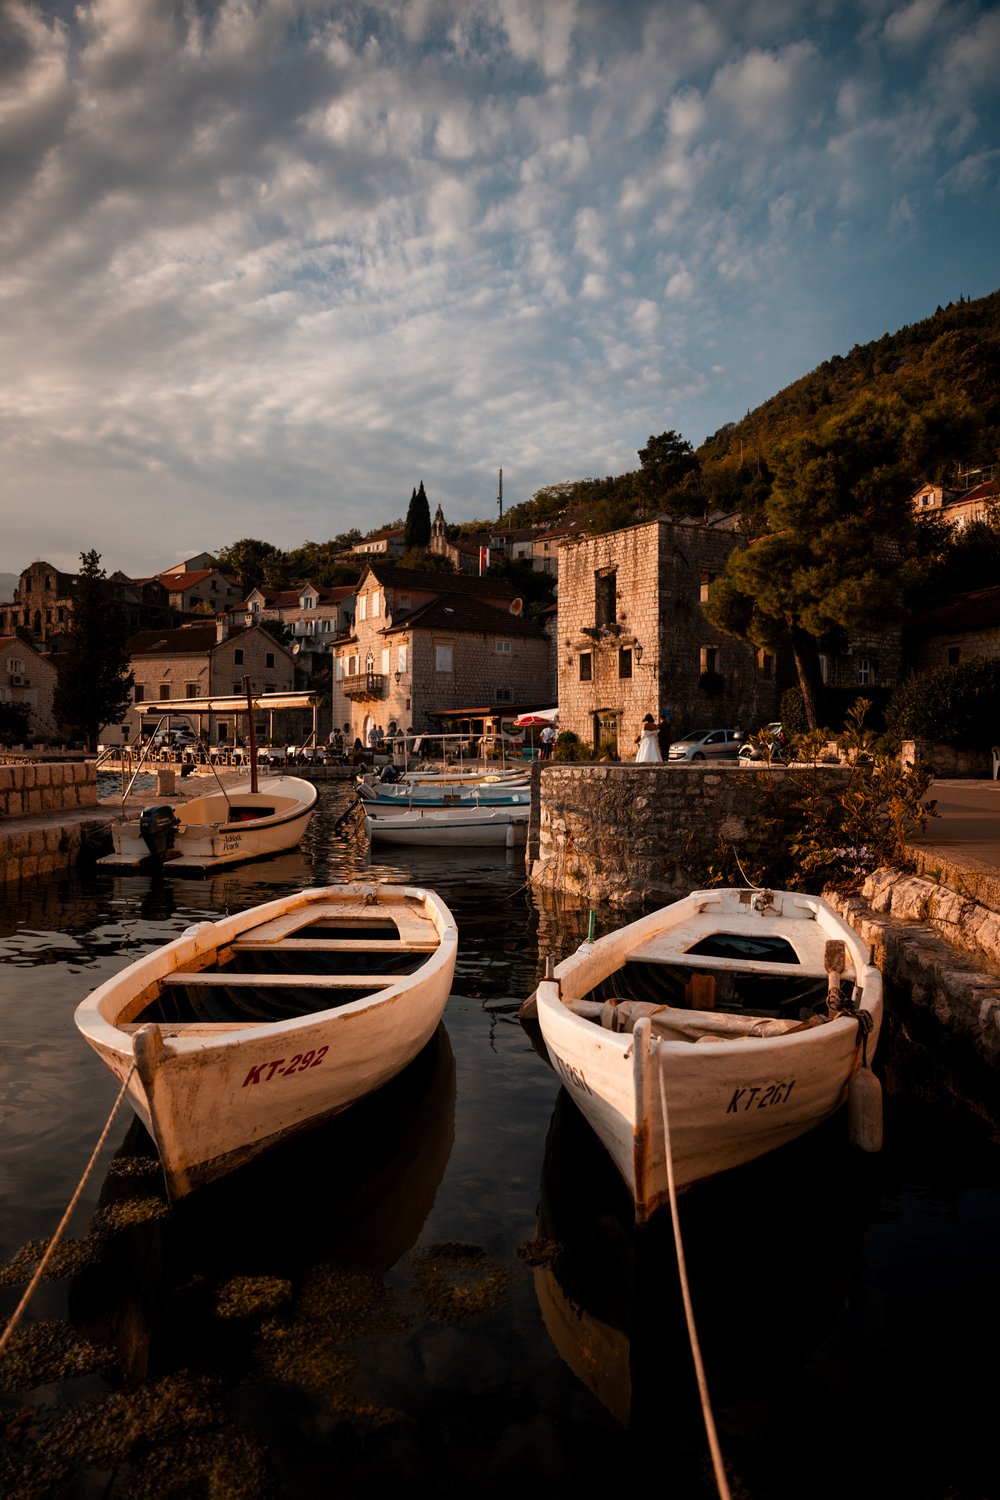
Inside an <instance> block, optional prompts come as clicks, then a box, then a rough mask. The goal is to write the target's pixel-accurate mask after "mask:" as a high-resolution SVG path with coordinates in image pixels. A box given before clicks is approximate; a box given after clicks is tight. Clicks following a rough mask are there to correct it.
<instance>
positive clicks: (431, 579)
mask: <svg viewBox="0 0 1000 1500" xmlns="http://www.w3.org/2000/svg"><path fill="white" fill-rule="evenodd" d="M366 571H368V572H371V573H373V574H374V575H375V577H376V578H377V579H378V581H379V583H381V584H383V585H385V584H388V585H389V586H390V587H392V588H394V589H402V590H404V591H405V590H407V589H412V591H413V592H414V593H426V594H466V595H468V596H470V597H472V598H480V599H482V598H484V597H487V598H488V597H493V598H494V599H505V600H507V599H516V598H517V590H516V589H515V588H514V586H513V584H510V583H508V582H507V580H506V579H504V578H496V577H494V576H493V575H491V574H489V573H484V574H483V576H482V578H477V577H475V576H474V575H472V574H469V573H452V572H450V571H447V570H444V569H442V570H441V572H436V571H434V570H433V569H432V570H429V571H427V572H417V571H416V570H414V569H410V568H401V567H400V566H399V565H398V563H394V562H392V560H391V559H389V560H385V561H383V560H381V559H377V558H372V559H371V561H370V562H368V563H367V564H366ZM362 576H363V575H362Z"/></svg>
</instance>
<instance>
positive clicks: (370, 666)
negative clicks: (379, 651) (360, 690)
mask: <svg viewBox="0 0 1000 1500" xmlns="http://www.w3.org/2000/svg"><path fill="white" fill-rule="evenodd" d="M374 670H375V653H374V651H369V652H368V655H367V656H366V657H365V671H366V672H374Z"/></svg>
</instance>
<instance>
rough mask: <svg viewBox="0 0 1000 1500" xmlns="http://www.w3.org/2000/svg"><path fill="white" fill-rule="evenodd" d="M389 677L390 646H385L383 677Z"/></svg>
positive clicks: (383, 648) (383, 652) (383, 650)
mask: <svg viewBox="0 0 1000 1500" xmlns="http://www.w3.org/2000/svg"><path fill="white" fill-rule="evenodd" d="M388 675H389V647H388V646H383V647H382V676H383V677H388Z"/></svg>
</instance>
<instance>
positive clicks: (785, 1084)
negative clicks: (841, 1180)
mask: <svg viewBox="0 0 1000 1500" xmlns="http://www.w3.org/2000/svg"><path fill="white" fill-rule="evenodd" d="M719 894H720V893H717V892H713V893H704V892H695V893H694V895H692V896H691V897H688V898H686V900H685V901H681V902H677V903H676V908H665V909H664V912H661V913H654V914H653V915H652V917H649V918H644V919H643V920H642V922H639V923H635V924H633V925H632V927H631V928H627V929H624V930H623V931H622V932H619V933H612V934H610V935H609V936H608V937H607V938H603V939H601V940H600V942H598V943H594V944H584V945H583V947H582V948H581V949H580V950H578V952H577V954H575V955H573V957H572V958H570V959H567V960H566V961H565V962H564V963H563V964H561V965H560V966H559V967H558V968H557V969H556V971H555V976H554V977H553V978H552V979H546V980H543V981H542V983H541V984H540V985H539V987H538V991H537V995H536V1005H537V1016H538V1024H539V1027H540V1029H541V1032H542V1037H543V1039H544V1042H545V1046H546V1050H547V1052H548V1055H549V1058H550V1060H551V1062H552V1065H553V1067H554V1068H555V1070H556V1072H557V1073H558V1074H559V1076H560V1078H561V1079H562V1080H563V1083H564V1084H565V1086H566V1089H567V1091H568V1093H569V1095H570V1097H571V1098H572V1099H573V1100H574V1102H575V1103H576V1105H577V1107H578V1108H579V1109H580V1111H581V1112H582V1113H583V1115H584V1116H585V1118H586V1119H587V1120H588V1122H589V1123H590V1125H591V1127H592V1128H593V1130H594V1131H595V1133H596V1134H597V1136H598V1137H599V1138H600V1140H601V1141H602V1142H603V1144H604V1146H605V1148H606V1149H607V1151H608V1153H609V1155H610V1156H611V1159H612V1161H613V1162H614V1163H615V1166H616V1167H617V1168H618V1171H619V1172H620V1174H621V1176H622V1178H623V1179H624V1181H625V1183H626V1185H627V1186H628V1188H629V1190H630V1192H631V1193H632V1197H633V1200H634V1203H635V1212H636V1220H637V1222H638V1223H643V1222H645V1221H646V1220H647V1219H648V1218H649V1217H650V1216H651V1215H652V1214H653V1213H655V1212H656V1211H657V1210H658V1209H659V1208H660V1207H661V1206H662V1205H663V1204H664V1203H665V1202H667V1200H668V1197H669V1183H668V1176H667V1164H666V1149H665V1142H666V1136H665V1133H664V1107H665V1109H666V1117H667V1129H668V1131H669V1142H670V1158H671V1165H672V1173H673V1182H674V1187H675V1189H676V1190H680V1189H682V1188H684V1187H687V1186H690V1185H691V1184H692V1183H695V1182H699V1181H702V1180H704V1179H706V1178H709V1177H713V1176H715V1175H717V1174H718V1173H720V1172H725V1171H728V1170H730V1169H732V1168H734V1167H738V1166H741V1165H744V1164H745V1163H747V1162H750V1161H753V1160H754V1159H756V1158H757V1157H759V1156H762V1155H764V1154H766V1153H767V1152H770V1151H773V1150H776V1149H777V1148H778V1147H780V1146H782V1145H785V1144H787V1143H788V1142H790V1141H793V1140H795V1139H797V1138H798V1137H799V1136H802V1135H804V1134H806V1133H807V1132H808V1131H810V1130H812V1129H814V1128H815V1127H816V1126H818V1125H819V1124H821V1123H822V1122H823V1121H824V1120H826V1119H828V1118H829V1117H830V1116H831V1115H832V1114H833V1113H834V1112H835V1111H836V1110H837V1109H839V1108H840V1107H841V1105H843V1103H844V1102H845V1100H846V1098H847V1092H848V1086H849V1084H850V1080H851V1078H852V1076H853V1074H854V1073H855V1072H856V1070H857V1069H858V1068H859V1067H860V1066H861V1063H862V1056H863V1045H862V1031H863V1030H864V1032H865V1033H866V1039H865V1043H864V1048H865V1049H866V1055H867V1057H868V1058H870V1057H871V1056H872V1055H873V1053H874V1050H875V1046H876V1044H877V1040H878V1033H879V1027H880V1023H881V1016H882V987H881V976H880V975H879V973H878V970H877V969H875V968H874V966H872V965H871V964H870V963H869V961H868V950H867V948H866V947H865V945H864V944H863V943H862V942H861V940H860V939H859V938H858V937H857V935H856V934H855V933H854V932H853V931H852V930H851V929H850V928H849V927H847V925H846V924H845V923H843V922H841V920H840V918H839V917H837V916H836V914H835V913H834V912H833V911H832V910H831V909H830V908H829V907H826V906H825V903H819V906H820V907H821V908H824V909H823V910H822V911H821V912H817V913H816V917H821V920H822V928H823V933H824V941H825V939H827V938H829V939H840V940H842V941H844V942H845V943H847V944H848V946H849V949H850V951H851V952H852V954H853V964H854V976H855V981H856V983H858V984H859V985H860V986H861V988H862V995H863V999H862V1001H861V1009H862V1010H863V1011H864V1012H865V1014H866V1015H867V1016H868V1018H869V1019H868V1020H867V1021H864V1022H862V1021H859V1019H858V1018H857V1017H855V1016H847V1015H843V1016H840V1017H838V1018H836V1019H830V1020H826V1021H823V1022H822V1024H815V1025H808V1026H803V1027H796V1029H793V1030H787V1031H780V1032H777V1033H776V1034H773V1035H766V1034H753V1033H754V1030H755V1028H754V1026H753V1023H752V1021H744V1020H743V1019H742V1018H741V1019H740V1020H739V1021H737V1020H736V1019H735V1018H734V1019H733V1020H732V1021H731V1022H730V1021H729V1020H727V1018H726V1017H724V1016H720V1014H719V1013H711V1012H710V1013H708V1014H707V1015H705V1013H702V1012H698V1011H696V1010H690V1011H686V1012H685V1011H681V1012H680V1013H679V1020H678V1027H679V1028H683V1027H687V1028H688V1029H689V1031H690V1034H691V1038H692V1039H684V1040H672V1039H670V1034H669V1032H670V1028H669V1024H667V1022H668V1020H669V1018H668V1017H665V1015H664V1013H663V1012H661V1014H660V1015H659V1016H657V1015H656V1014H655V1013H654V1014H653V1015H648V1016H644V1017H642V1018H640V1019H639V1020H638V1021H637V1022H636V1024H635V1028H634V1030H633V1031H624V1032H615V1031H612V1030H610V1029H605V1027H603V1026H601V1025H600V1024H595V1023H594V1020H593V1019H587V1018H584V1017H582V1016H581V1015H580V1014H578V1013H576V1012H575V1011H574V1010H573V1009H572V1008H571V1007H572V1004H573V1003H574V1002H578V1001H580V1000H581V999H582V997H583V996H585V995H586V994H587V993H588V992H589V991H590V990H591V989H592V987H593V986H594V984H595V983H596V982H597V981H598V980H599V979H600V980H603V979H604V978H605V977H606V976H607V975H608V974H610V973H614V972H615V970H616V969H617V968H618V967H619V966H620V963H621V962H622V961H623V960H624V961H627V958H628V955H629V954H631V953H635V952H642V951H645V952H647V953H648V952H651V951H655V944H656V942H657V941H659V942H661V944H662V941H663V937H664V934H667V936H668V938H669V932H670V927H671V925H673V926H674V927H675V928H676V929H677V930H678V932H679V933H683V932H684V924H685V919H686V918H693V917H695V915H696V913H697V907H698V905H699V898H700V900H702V901H704V899H705V897H706V895H707V896H709V897H718V895H719ZM723 894H725V893H723ZM778 894H779V895H780V894H781V893H778ZM801 899H802V900H803V901H809V902H810V903H812V905H813V908H814V911H815V903H816V898H801ZM682 908H683V910H680V909H682ZM670 912H673V919H672V924H671V921H670V920H668V919H666V917H665V913H670ZM744 915H748V914H747V913H745V914H744ZM815 919H816V918H814V920H815ZM752 920H753V919H752V918H751V922H752ZM796 920H797V919H796ZM698 925H699V924H698V922H697V921H690V922H689V923H688V932H687V934H686V935H685V936H682V937H681V938H680V941H681V944H682V948H683V943H684V942H687V941H689V940H690V941H691V942H693V941H694V940H695V939H694V936H692V934H696V933H697V931H698ZM705 925H706V924H704V923H703V924H702V926H703V927H704V926H705ZM707 925H710V924H707ZM758 925H759V927H760V930H763V922H761V923H760V924H758ZM784 925H785V929H786V930H789V931H794V928H795V921H792V922H786V923H785V924H784ZM772 929H774V923H772ZM822 975H823V970H822V967H820V968H819V977H820V978H822ZM650 1009H651V1010H652V1009H653V1007H650ZM674 1015H675V1016H676V1015H677V1013H676V1012H675V1013H674ZM790 1024H791V1023H790ZM699 1025H702V1026H704V1028H705V1030H704V1032H703V1034H702V1035H700V1036H698V1037H697V1040H695V1039H694V1033H695V1032H696V1030H697V1029H698V1027H699ZM727 1026H730V1027H731V1030H729V1031H728V1032H727V1030H726V1028H727ZM658 1027H662V1030H661V1034H659V1035H658V1034H657V1028H658ZM756 1029H758V1030H762V1031H766V1030H767V1029H768V1028H767V1024H766V1022H765V1023H762V1024H761V1025H760V1026H759V1027H757V1028H756ZM713 1032H714V1033H715V1035H713Z"/></svg>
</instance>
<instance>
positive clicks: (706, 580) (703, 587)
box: [698, 573, 712, 604]
mask: <svg viewBox="0 0 1000 1500" xmlns="http://www.w3.org/2000/svg"><path fill="white" fill-rule="evenodd" d="M711 586H712V575H711V573H702V575H701V584H700V587H699V590H698V598H699V599H700V600H701V602H702V604H705V603H707V601H708V591H709V589H710V588H711Z"/></svg>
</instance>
